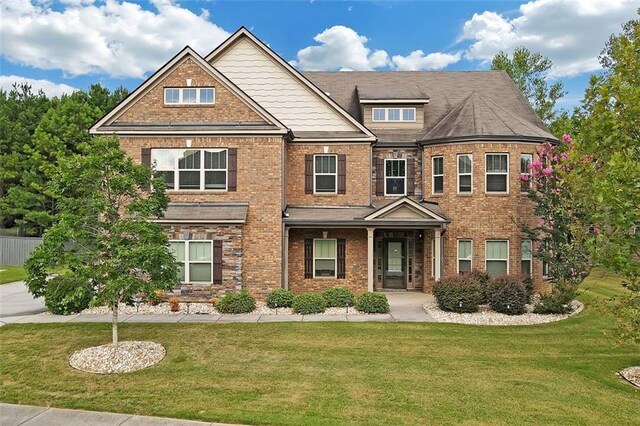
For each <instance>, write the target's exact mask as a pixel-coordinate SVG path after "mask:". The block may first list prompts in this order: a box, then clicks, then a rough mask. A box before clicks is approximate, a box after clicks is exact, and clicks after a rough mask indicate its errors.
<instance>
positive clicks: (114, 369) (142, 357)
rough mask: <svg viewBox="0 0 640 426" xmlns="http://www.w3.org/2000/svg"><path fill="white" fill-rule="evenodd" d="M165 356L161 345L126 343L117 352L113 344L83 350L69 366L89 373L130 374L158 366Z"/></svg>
mask: <svg viewBox="0 0 640 426" xmlns="http://www.w3.org/2000/svg"><path fill="white" fill-rule="evenodd" d="M165 354H166V350H165V349H164V346H162V345H161V344H159V343H154V342H140V341H125V342H120V343H118V347H117V349H116V350H114V347H113V345H112V344H108V345H102V346H93V347H91V348H85V349H81V350H79V351H77V352H74V353H73V355H71V357H70V358H69V365H70V366H71V367H73V368H75V369H76V370H80V371H86V372H88V373H97V374H112V373H128V372H131V371H136V370H142V369H143V368H147V367H151V366H152V365H156V364H157V363H159V362H160V361H162V359H163V358H164V356H165Z"/></svg>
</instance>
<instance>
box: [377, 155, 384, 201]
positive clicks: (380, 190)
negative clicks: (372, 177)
mask: <svg viewBox="0 0 640 426" xmlns="http://www.w3.org/2000/svg"><path fill="white" fill-rule="evenodd" d="M376 195H377V196H383V195H384V159H382V158H377V159H376Z"/></svg>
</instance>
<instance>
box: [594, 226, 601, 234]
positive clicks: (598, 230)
mask: <svg viewBox="0 0 640 426" xmlns="http://www.w3.org/2000/svg"><path fill="white" fill-rule="evenodd" d="M593 233H594V234H596V235H600V228H598V227H597V226H594V227H593Z"/></svg>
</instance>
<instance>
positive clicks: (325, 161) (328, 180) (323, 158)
mask: <svg viewBox="0 0 640 426" xmlns="http://www.w3.org/2000/svg"><path fill="white" fill-rule="evenodd" d="M337 161H338V156H337V155H315V156H314V169H313V176H314V178H313V180H314V193H316V194H335V193H336V191H337V187H338V173H337V165H336V164H337Z"/></svg>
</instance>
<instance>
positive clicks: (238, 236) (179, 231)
mask: <svg viewBox="0 0 640 426" xmlns="http://www.w3.org/2000/svg"><path fill="white" fill-rule="evenodd" d="M163 229H164V230H165V232H167V234H168V235H169V238H170V239H172V240H191V241H197V240H218V241H222V284H211V283H194V284H184V283H181V284H178V285H177V286H176V287H175V288H174V290H173V292H172V294H174V295H177V296H182V297H189V298H199V299H209V298H211V297H214V296H215V297H219V296H222V295H224V294H225V293H227V292H230V291H231V292H232V291H237V290H240V289H241V288H242V259H243V256H242V252H243V249H242V241H243V238H242V225H227V226H225V225H174V226H172V225H165V226H163ZM187 255H188V254H187Z"/></svg>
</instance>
